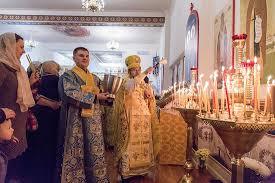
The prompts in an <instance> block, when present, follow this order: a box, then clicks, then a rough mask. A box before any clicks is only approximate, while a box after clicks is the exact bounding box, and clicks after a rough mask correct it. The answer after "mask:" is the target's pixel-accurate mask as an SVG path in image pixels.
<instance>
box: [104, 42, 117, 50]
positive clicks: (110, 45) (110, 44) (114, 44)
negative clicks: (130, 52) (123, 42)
mask: <svg viewBox="0 0 275 183" xmlns="http://www.w3.org/2000/svg"><path fill="white" fill-rule="evenodd" d="M106 46H107V48H108V49H111V50H117V49H118V48H119V43H118V42H117V41H115V40H112V41H109V42H108V43H107V44H106Z"/></svg>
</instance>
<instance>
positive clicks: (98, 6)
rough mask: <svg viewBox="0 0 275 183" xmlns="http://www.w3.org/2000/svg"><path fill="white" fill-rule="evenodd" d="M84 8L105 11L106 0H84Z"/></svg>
mask: <svg viewBox="0 0 275 183" xmlns="http://www.w3.org/2000/svg"><path fill="white" fill-rule="evenodd" d="M82 8H83V9H86V10H87V11H92V12H96V11H103V10H104V1H103V0H82Z"/></svg>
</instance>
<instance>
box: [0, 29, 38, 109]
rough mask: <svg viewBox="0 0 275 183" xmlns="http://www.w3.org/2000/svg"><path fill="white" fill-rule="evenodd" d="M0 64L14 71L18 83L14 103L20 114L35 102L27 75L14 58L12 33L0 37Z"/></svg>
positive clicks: (14, 47)
mask: <svg viewBox="0 0 275 183" xmlns="http://www.w3.org/2000/svg"><path fill="white" fill-rule="evenodd" d="M0 62H2V63H4V64H6V65H8V66H9V67H11V68H13V69H15V70H16V77H17V82H18V88H17V100H16V103H18V104H19V106H20V110H21V111H22V112H26V111H27V110H28V108H29V107H32V106H33V105H34V104H35V102H34V99H33V96H32V92H31V88H30V82H29V78H28V76H27V73H26V71H25V69H24V68H23V66H22V65H21V63H20V61H19V59H18V58H17V57H16V40H15V34H14V33H4V34H1V35H0ZM7 92H8V91H7Z"/></svg>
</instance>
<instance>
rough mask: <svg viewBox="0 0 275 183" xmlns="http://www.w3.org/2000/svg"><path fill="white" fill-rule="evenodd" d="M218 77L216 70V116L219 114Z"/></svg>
mask: <svg viewBox="0 0 275 183" xmlns="http://www.w3.org/2000/svg"><path fill="white" fill-rule="evenodd" d="M217 77H218V70H215V72H214V97H215V109H216V114H217V115H218V114H219V98H218V83H217Z"/></svg>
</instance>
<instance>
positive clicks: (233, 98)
mask: <svg viewBox="0 0 275 183" xmlns="http://www.w3.org/2000/svg"><path fill="white" fill-rule="evenodd" d="M234 93H235V81H234V80H233V81H232V101H231V105H232V106H231V109H232V114H233V115H234V104H235V94H234Z"/></svg>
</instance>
